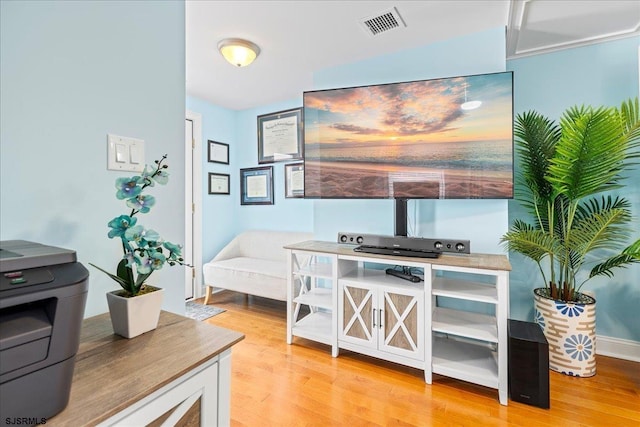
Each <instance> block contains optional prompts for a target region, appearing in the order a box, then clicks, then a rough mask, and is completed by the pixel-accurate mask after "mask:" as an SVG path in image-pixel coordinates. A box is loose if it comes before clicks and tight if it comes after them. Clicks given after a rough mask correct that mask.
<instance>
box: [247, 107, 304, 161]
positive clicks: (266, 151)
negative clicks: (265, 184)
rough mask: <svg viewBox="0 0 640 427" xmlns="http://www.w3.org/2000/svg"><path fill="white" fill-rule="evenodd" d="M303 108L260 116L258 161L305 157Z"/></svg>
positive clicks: (300, 158) (288, 159)
mask: <svg viewBox="0 0 640 427" xmlns="http://www.w3.org/2000/svg"><path fill="white" fill-rule="evenodd" d="M302 115H303V108H302V107H300V108H295V109H292V110H284V111H278V112H276V113H270V114H263V115H260V116H258V163H273V162H286V161H290V160H302V158H303V150H304V144H303V138H304V132H303V128H302V126H303V124H302V123H303V120H302Z"/></svg>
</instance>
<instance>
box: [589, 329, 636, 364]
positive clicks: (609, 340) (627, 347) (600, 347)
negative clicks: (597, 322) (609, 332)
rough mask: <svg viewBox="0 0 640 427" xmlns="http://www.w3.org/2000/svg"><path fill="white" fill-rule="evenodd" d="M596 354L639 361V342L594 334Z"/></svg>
mask: <svg viewBox="0 0 640 427" xmlns="http://www.w3.org/2000/svg"><path fill="white" fill-rule="evenodd" d="M596 354H599V355H601V356H609V357H615V358H617V359H624V360H631V361H632V362H640V342H638V341H631V340H623V339H620V338H613V337H604V336H602V335H596Z"/></svg>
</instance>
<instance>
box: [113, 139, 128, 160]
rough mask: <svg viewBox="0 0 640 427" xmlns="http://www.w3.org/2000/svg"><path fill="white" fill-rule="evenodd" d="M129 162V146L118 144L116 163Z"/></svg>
mask: <svg viewBox="0 0 640 427" xmlns="http://www.w3.org/2000/svg"><path fill="white" fill-rule="evenodd" d="M126 161H127V146H126V145H124V144H116V162H118V163H124V162H126Z"/></svg>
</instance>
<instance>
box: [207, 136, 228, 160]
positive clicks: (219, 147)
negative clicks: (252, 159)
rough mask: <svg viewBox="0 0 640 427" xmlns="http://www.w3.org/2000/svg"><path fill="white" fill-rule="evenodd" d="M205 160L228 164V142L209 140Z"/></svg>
mask: <svg viewBox="0 0 640 427" xmlns="http://www.w3.org/2000/svg"><path fill="white" fill-rule="evenodd" d="M207 160H208V161H209V163H222V164H223V165H228V164H229V144H225V143H224V142H216V141H209V146H208V148H207Z"/></svg>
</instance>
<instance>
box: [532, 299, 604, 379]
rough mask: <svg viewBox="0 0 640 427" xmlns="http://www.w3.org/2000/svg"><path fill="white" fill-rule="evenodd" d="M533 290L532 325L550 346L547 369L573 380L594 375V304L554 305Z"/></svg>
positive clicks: (591, 302)
mask: <svg viewBox="0 0 640 427" xmlns="http://www.w3.org/2000/svg"><path fill="white" fill-rule="evenodd" d="M545 292H546V290H545V289H544V288H539V289H535V290H534V301H535V309H536V311H535V317H536V318H535V321H536V323H537V324H538V325H540V327H541V328H542V330H543V332H544V336H545V337H546V338H547V341H548V342H549V368H550V369H551V370H552V371H556V372H561V373H563V374H567V375H572V376H576V377H591V376H593V375H595V374H596V300H595V299H594V298H591V297H589V296H587V295H582V296H581V300H582V301H584V303H583V302H576V303H572V302H564V301H555V300H553V299H551V298H549V297H546V296H545V295H546V293H545Z"/></svg>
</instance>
